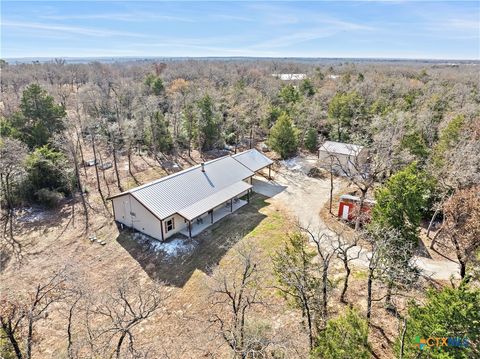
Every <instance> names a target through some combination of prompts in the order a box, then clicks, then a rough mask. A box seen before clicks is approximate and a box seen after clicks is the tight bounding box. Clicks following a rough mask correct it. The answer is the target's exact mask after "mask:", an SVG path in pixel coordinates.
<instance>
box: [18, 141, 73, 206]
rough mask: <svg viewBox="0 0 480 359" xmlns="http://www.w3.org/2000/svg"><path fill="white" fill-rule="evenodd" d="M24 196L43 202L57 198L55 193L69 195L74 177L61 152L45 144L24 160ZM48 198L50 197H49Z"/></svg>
mask: <svg viewBox="0 0 480 359" xmlns="http://www.w3.org/2000/svg"><path fill="white" fill-rule="evenodd" d="M26 169H27V186H26V191H27V193H26V196H27V197H28V199H34V200H37V201H39V202H43V203H44V204H54V203H46V202H51V200H52V199H53V198H57V197H58V195H57V194H65V195H69V194H70V193H71V191H72V188H74V177H73V173H72V171H71V169H70V168H69V166H68V163H67V158H66V157H65V156H64V155H63V153H61V152H58V151H55V150H53V149H51V148H49V147H48V146H47V145H45V146H42V147H39V148H37V149H35V151H33V152H32V153H31V154H30V155H29V156H28V158H27V160H26ZM49 198H50V199H49Z"/></svg>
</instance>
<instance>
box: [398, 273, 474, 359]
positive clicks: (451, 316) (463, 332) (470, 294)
mask: <svg viewBox="0 0 480 359" xmlns="http://www.w3.org/2000/svg"><path fill="white" fill-rule="evenodd" d="M449 337H450V338H454V339H450V342H449V345H448V346H445V345H444V344H445V343H444V342H442V340H441V339H440V340H439V341H438V342H437V339H436V338H449ZM428 338H434V339H431V340H428V341H427V339H428ZM456 338H458V339H456ZM478 338H480V290H479V289H476V288H469V286H468V285H467V284H466V283H465V282H462V284H461V285H460V286H459V287H458V288H449V287H447V288H444V289H442V290H440V291H437V290H433V289H432V290H430V291H429V292H428V294H427V301H426V303H425V304H423V305H420V304H415V303H411V304H410V306H409V309H408V317H407V321H406V328H405V335H404V336H403V357H404V358H432V359H433V358H438V359H440V358H441V359H447V358H458V359H460V358H462V359H463V358H465V359H467V358H474V357H475V358H476V357H478V356H476V355H478V350H479V349H480V348H479V341H478ZM454 341H456V344H457V345H460V346H461V347H458V346H454V345H452V344H453V342H454ZM447 343H448V339H447ZM422 344H425V345H422ZM420 347H422V348H420ZM396 351H397V353H398V354H400V352H401V351H402V336H400V337H399V338H398V339H397V342H396Z"/></svg>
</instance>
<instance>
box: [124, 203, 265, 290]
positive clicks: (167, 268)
mask: <svg viewBox="0 0 480 359" xmlns="http://www.w3.org/2000/svg"><path fill="white" fill-rule="evenodd" d="M266 199H267V197H265V196H263V195H260V194H254V195H253V196H252V199H251V201H250V204H249V205H246V206H243V207H242V208H240V209H239V210H237V211H236V212H234V213H232V214H230V215H228V216H227V217H225V218H223V219H221V220H220V221H218V222H216V223H215V224H213V225H212V226H211V227H209V228H207V229H206V230H205V231H203V232H202V233H200V234H199V235H198V236H196V237H195V238H193V239H191V240H190V239H188V238H186V237H185V236H182V235H178V236H175V237H174V238H171V239H169V242H171V241H174V240H178V239H181V240H182V241H185V243H186V244H191V247H193V249H192V250H190V251H187V252H185V253H184V254H179V255H177V256H175V255H168V253H166V252H163V251H161V250H160V251H155V250H153V249H152V247H151V245H149V244H148V243H144V242H143V241H138V240H135V238H134V236H133V235H132V233H133V232H132V231H131V230H123V231H121V232H120V235H119V236H118V237H117V242H118V243H119V244H120V245H121V246H122V247H123V248H124V249H125V250H126V251H127V252H128V253H130V255H131V256H132V257H133V258H134V259H135V260H136V261H137V262H138V263H139V264H140V266H141V267H142V268H143V270H144V271H145V272H146V273H147V274H148V276H149V277H150V278H152V279H154V280H157V281H162V282H164V283H166V284H168V285H172V286H175V287H183V286H184V285H185V283H186V282H187V281H188V280H189V279H190V277H191V276H192V274H193V272H194V271H195V270H197V269H198V270H201V271H203V272H204V273H209V272H210V271H211V269H212V268H213V267H215V266H217V265H218V263H219V262H220V260H221V259H222V258H223V257H224V256H225V254H226V253H227V252H228V251H229V250H230V249H231V248H232V247H233V246H234V245H235V244H236V243H237V242H238V241H239V240H241V239H242V238H243V237H244V236H245V235H246V234H248V233H249V232H251V231H252V230H253V229H254V228H255V227H257V226H258V224H259V223H260V222H261V221H262V220H263V219H264V218H265V217H266V216H265V215H264V214H262V213H260V212H259V210H260V209H261V208H263V207H266V206H267V205H268V203H267V202H266V201H265V200H266ZM152 241H155V240H154V239H152ZM157 243H158V242H157Z"/></svg>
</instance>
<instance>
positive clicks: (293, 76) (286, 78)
mask: <svg viewBox="0 0 480 359" xmlns="http://www.w3.org/2000/svg"><path fill="white" fill-rule="evenodd" d="M272 76H273V77H276V78H279V79H280V80H282V81H294V80H305V79H306V78H307V75H306V74H272Z"/></svg>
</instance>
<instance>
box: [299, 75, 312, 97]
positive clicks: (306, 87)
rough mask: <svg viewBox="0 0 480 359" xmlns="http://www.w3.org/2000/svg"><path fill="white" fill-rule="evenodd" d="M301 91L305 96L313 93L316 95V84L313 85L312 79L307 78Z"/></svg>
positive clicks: (301, 86) (310, 95)
mask: <svg viewBox="0 0 480 359" xmlns="http://www.w3.org/2000/svg"><path fill="white" fill-rule="evenodd" d="M300 91H301V92H302V93H303V94H304V95H305V96H307V97H312V96H313V95H315V86H313V83H312V81H310V80H309V79H305V80H303V82H302V84H301V85H300Z"/></svg>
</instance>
